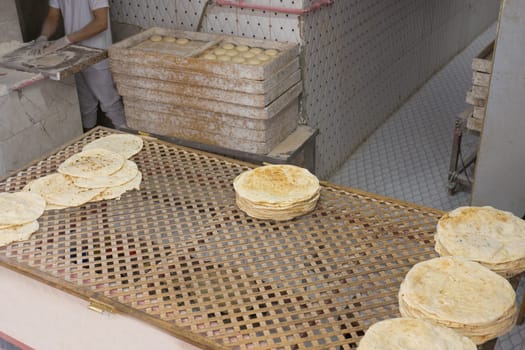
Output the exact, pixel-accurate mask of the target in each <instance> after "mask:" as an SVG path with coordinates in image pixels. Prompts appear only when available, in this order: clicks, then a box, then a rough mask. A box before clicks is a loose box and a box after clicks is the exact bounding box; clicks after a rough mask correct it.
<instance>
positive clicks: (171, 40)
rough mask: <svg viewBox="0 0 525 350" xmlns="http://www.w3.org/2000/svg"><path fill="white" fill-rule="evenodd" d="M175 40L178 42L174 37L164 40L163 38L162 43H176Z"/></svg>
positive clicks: (167, 37) (166, 37)
mask: <svg viewBox="0 0 525 350" xmlns="http://www.w3.org/2000/svg"><path fill="white" fill-rule="evenodd" d="M175 40H177V38H175V37H174V36H165V37H164V38H162V41H164V42H166V43H174V42H175Z"/></svg>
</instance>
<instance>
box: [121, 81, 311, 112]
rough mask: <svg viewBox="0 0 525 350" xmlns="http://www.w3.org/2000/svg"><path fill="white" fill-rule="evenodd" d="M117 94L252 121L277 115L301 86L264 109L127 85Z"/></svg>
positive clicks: (294, 97) (296, 86) (296, 94)
mask: <svg viewBox="0 0 525 350" xmlns="http://www.w3.org/2000/svg"><path fill="white" fill-rule="evenodd" d="M117 88H118V92H119V93H120V95H122V96H123V97H125V101H126V99H128V100H129V99H140V100H146V101H150V102H154V103H162V104H168V105H173V106H178V107H187V108H193V109H201V110H206V111H210V112H215V113H225V114H231V115H236V116H242V117H247V118H254V119H269V118H272V117H273V116H275V115H276V114H277V113H279V112H280V111H281V110H282V109H283V108H284V107H286V106H288V105H289V104H290V102H291V101H293V100H295V99H296V98H297V97H298V96H299V95H300V94H301V92H302V84H301V83H298V84H296V85H295V86H293V87H292V88H291V89H289V90H288V91H286V92H285V93H284V94H283V95H281V96H279V97H278V98H277V99H276V100H275V101H273V102H272V103H271V104H270V105H268V106H267V107H264V108H259V107H249V106H241V105H238V104H234V103H229V102H224V101H223V102H220V101H214V100H206V99H203V98H197V97H188V96H179V95H174V94H172V93H170V92H166V91H158V90H147V89H142V88H138V87H132V86H127V85H122V84H121V85H118V86H117Z"/></svg>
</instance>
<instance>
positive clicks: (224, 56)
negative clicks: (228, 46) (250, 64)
mask: <svg viewBox="0 0 525 350" xmlns="http://www.w3.org/2000/svg"><path fill="white" fill-rule="evenodd" d="M217 60H218V61H221V62H230V61H231V60H232V58H231V57H230V56H226V55H223V56H219V57H217Z"/></svg>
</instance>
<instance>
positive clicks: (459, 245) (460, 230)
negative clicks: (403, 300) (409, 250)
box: [435, 207, 525, 278]
mask: <svg viewBox="0 0 525 350" xmlns="http://www.w3.org/2000/svg"><path fill="white" fill-rule="evenodd" d="M435 241H436V245H435V249H436V251H437V252H438V253H439V255H441V256H448V255H454V256H462V257H465V258H467V259H468V260H472V261H477V262H479V263H480V264H482V265H483V266H486V267H488V268H489V269H491V270H492V271H494V272H497V273H498V274H500V275H502V276H503V277H507V278H508V277H512V276H515V275H518V274H520V273H521V272H523V271H525V220H522V219H520V218H519V217H517V216H515V215H514V214H512V213H510V212H506V211H502V210H498V209H494V208H492V207H460V208H457V209H454V210H453V211H451V212H449V213H447V214H445V215H444V216H443V217H442V218H441V219H440V220H439V221H438V224H437V229H436V235H435Z"/></svg>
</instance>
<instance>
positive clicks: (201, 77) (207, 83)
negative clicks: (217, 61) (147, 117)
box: [110, 58, 300, 96]
mask: <svg viewBox="0 0 525 350" xmlns="http://www.w3.org/2000/svg"><path fill="white" fill-rule="evenodd" d="M110 62H111V71H112V72H113V73H115V74H125V75H130V76H135V77H142V78H150V79H158V80H165V81H171V82H175V83H180V84H187V85H192V86H202V87H209V88H213V89H222V90H229V91H237V92H244V93H247V94H267V95H269V96H271V95H272V94H274V91H275V90H276V89H277V88H278V87H279V86H280V85H282V84H283V81H284V80H286V79H289V78H290V76H291V75H295V74H297V72H298V71H300V66H299V59H298V58H295V59H293V60H292V61H290V63H288V64H287V65H286V66H284V67H283V68H282V69H280V70H279V71H277V72H276V73H275V74H272V75H270V76H269V77H267V79H265V80H251V79H242V78H238V77H235V76H227V77H224V76H220V75H214V74H209V73H199V72H190V71H184V70H180V69H173V68H166V67H150V66H147V65H144V64H140V63H130V62H126V61H121V60H117V59H114V58H111V59H110Z"/></svg>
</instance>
